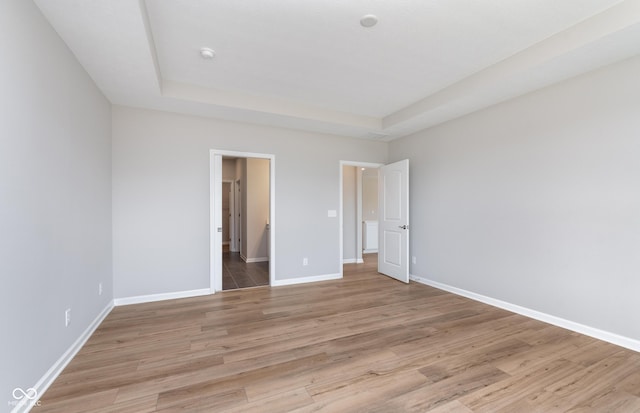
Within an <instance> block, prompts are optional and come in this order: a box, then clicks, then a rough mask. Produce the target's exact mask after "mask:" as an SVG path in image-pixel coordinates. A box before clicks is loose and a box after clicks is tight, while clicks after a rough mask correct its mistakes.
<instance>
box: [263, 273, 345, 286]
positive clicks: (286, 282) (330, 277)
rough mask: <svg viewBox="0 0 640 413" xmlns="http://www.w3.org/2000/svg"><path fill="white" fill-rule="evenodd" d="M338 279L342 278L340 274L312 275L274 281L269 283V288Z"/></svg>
mask: <svg viewBox="0 0 640 413" xmlns="http://www.w3.org/2000/svg"><path fill="white" fill-rule="evenodd" d="M340 278H342V274H341V273H337V274H325V275H313V276H311V277H300V278H288V279H286V280H274V281H272V282H271V286H273V287H280V286H283V285H294V284H306V283H314V282H318V281H329V280H339V279H340Z"/></svg>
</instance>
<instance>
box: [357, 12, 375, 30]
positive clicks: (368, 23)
mask: <svg viewBox="0 0 640 413" xmlns="http://www.w3.org/2000/svg"><path fill="white" fill-rule="evenodd" d="M377 23H378V17H377V16H376V15H375V14H365V15H364V16H362V18H361V19H360V25H361V26H362V27H366V28H369V27H373V26H375V25H376V24H377Z"/></svg>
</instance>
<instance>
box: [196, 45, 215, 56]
mask: <svg viewBox="0 0 640 413" xmlns="http://www.w3.org/2000/svg"><path fill="white" fill-rule="evenodd" d="M215 56H216V52H215V51H214V50H213V49H209V48H208V47H203V48H201V49H200V57H202V58H203V59H213V58H214V57H215Z"/></svg>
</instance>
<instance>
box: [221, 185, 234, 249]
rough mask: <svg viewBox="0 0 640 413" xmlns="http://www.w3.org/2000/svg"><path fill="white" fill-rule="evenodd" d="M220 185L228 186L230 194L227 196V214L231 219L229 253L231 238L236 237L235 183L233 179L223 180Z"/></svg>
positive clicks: (231, 244) (231, 243)
mask: <svg viewBox="0 0 640 413" xmlns="http://www.w3.org/2000/svg"><path fill="white" fill-rule="evenodd" d="M222 183H223V184H229V189H230V192H231V193H230V195H229V214H230V215H231V219H230V220H229V251H232V250H233V248H232V246H233V237H234V236H235V235H236V229H235V225H236V217H235V216H234V214H235V209H236V208H235V207H236V200H235V196H236V194H235V189H236V181H234V180H233V179H223V180H222ZM223 245H224V241H223Z"/></svg>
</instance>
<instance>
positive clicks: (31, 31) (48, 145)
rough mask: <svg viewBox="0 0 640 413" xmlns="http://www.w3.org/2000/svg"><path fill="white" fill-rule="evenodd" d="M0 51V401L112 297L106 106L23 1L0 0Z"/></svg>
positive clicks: (35, 375) (32, 379) (32, 378)
mask: <svg viewBox="0 0 640 413" xmlns="http://www.w3.org/2000/svg"><path fill="white" fill-rule="evenodd" d="M0 62H2V63H0V66H1V67H2V75H1V76H0V90H1V91H2V92H1V93H0V116H1V117H2V118H1V120H0V280H1V282H2V285H1V288H0V291H2V298H1V299H0V317H1V318H0V323H1V324H0V331H1V333H0V334H1V335H2V339H0V355H1V357H2V359H1V360H0V366H1V367H0V403H1V404H2V405H3V406H4V407H2V410H4V409H7V404H5V403H7V402H8V401H12V400H13V397H12V396H11V392H12V390H13V389H14V388H15V387H22V388H28V387H31V386H33V385H35V384H36V382H37V381H38V380H39V379H40V378H42V377H43V375H44V374H45V373H46V372H47V370H48V369H49V368H50V367H51V366H52V365H53V364H54V363H55V362H56V361H57V360H58V359H59V358H60V357H61V356H62V355H63V353H64V352H65V351H66V350H67V349H68V348H69V347H70V346H71V345H72V344H73V343H74V342H75V341H76V339H77V338H78V337H79V336H80V335H81V334H82V332H83V331H84V330H85V329H86V328H87V327H88V326H89V324H90V323H91V322H92V321H93V320H94V319H95V318H96V316H98V314H99V313H100V312H101V311H102V310H103V309H105V308H106V307H107V305H108V304H109V302H110V301H111V300H112V298H113V295H112V283H111V281H112V273H111V143H110V136H111V113H110V104H109V103H108V102H107V100H106V99H105V98H104V97H103V96H102V94H101V93H100V92H99V91H98V89H97V88H96V87H95V85H94V84H93V82H92V81H91V79H90V78H89V76H88V75H87V74H86V73H85V71H84V70H83V68H82V67H81V66H80V65H79V64H78V63H77V61H76V60H75V58H74V56H73V55H72V54H71V52H70V51H69V50H68V49H67V47H66V46H65V45H64V43H63V42H62V40H61V39H60V38H59V37H58V35H57V34H56V33H55V31H54V30H53V29H52V28H51V27H50V26H49V24H48V23H47V22H46V21H45V20H44V18H43V17H42V15H41V14H40V11H39V10H38V9H37V8H36V6H35V5H34V4H33V2H31V1H24V0H3V1H2V2H0ZM99 282H103V286H104V293H103V295H102V296H98V283H99ZM66 308H71V309H72V321H71V325H70V326H69V327H66V328H65V326H64V311H65V309H66ZM9 407H10V406H9Z"/></svg>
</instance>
